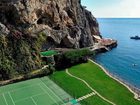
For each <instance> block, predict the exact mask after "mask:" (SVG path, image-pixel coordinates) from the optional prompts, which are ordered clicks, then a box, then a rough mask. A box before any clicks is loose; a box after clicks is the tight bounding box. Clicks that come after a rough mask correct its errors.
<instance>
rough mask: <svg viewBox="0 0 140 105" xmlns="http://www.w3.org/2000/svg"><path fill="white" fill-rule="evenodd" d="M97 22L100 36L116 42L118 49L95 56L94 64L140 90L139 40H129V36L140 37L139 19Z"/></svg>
mask: <svg viewBox="0 0 140 105" xmlns="http://www.w3.org/2000/svg"><path fill="white" fill-rule="evenodd" d="M97 20H98V22H99V25H100V32H101V35H102V36H103V37H106V38H112V39H116V40H118V47H117V48H115V49H113V50H112V51H110V52H107V53H102V54H99V55H97V56H96V57H95V60H96V62H98V63H100V64H101V65H102V66H104V67H105V68H106V69H107V70H108V71H109V72H110V73H111V74H113V75H116V76H117V77H119V78H120V79H122V80H124V81H125V82H127V83H129V84H131V85H133V86H135V87H137V88H139V89H140V40H132V39H130V36H135V35H139V36H140V19H137V18H131V19H130V18H129V19H128V18H99V19H97ZM134 64H136V66H134Z"/></svg>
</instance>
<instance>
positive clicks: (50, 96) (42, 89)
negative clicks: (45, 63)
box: [39, 85, 59, 105]
mask: <svg viewBox="0 0 140 105" xmlns="http://www.w3.org/2000/svg"><path fill="white" fill-rule="evenodd" d="M39 86H40V88H41V89H42V90H43V91H44V92H45V93H47V94H48V92H47V91H46V90H45V89H44V88H43V87H42V86H41V85H39ZM48 95H49V94H48ZM49 97H50V98H51V99H52V100H53V101H54V102H55V103H56V104H57V105H59V104H58V103H57V102H56V101H55V100H54V99H53V98H52V97H51V96H50V95H49Z"/></svg>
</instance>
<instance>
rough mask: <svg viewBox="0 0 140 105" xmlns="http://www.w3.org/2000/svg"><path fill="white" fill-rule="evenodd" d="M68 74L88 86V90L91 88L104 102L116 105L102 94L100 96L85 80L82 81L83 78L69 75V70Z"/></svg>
mask: <svg viewBox="0 0 140 105" xmlns="http://www.w3.org/2000/svg"><path fill="white" fill-rule="evenodd" d="M66 73H67V74H68V75H69V76H71V77H73V78H76V79H78V80H80V81H82V82H83V83H84V84H86V86H87V87H88V88H90V89H91V90H92V91H93V92H94V93H95V94H96V95H98V96H99V97H100V98H102V99H103V100H104V101H106V102H108V103H110V104H111V105H116V104H115V103H114V102H112V101H109V100H108V99H106V98H105V97H103V96H102V95H101V94H99V93H98V92H97V91H96V90H94V89H93V88H92V87H91V86H90V85H89V84H88V83H87V82H86V81H85V80H83V79H81V78H79V77H77V76H74V75H72V74H71V73H69V71H68V69H66Z"/></svg>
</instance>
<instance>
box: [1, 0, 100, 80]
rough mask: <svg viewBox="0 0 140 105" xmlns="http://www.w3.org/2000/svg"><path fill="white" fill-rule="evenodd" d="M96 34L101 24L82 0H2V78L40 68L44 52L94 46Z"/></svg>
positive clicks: (98, 33) (98, 34) (97, 34)
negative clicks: (41, 55) (40, 54)
mask: <svg viewBox="0 0 140 105" xmlns="http://www.w3.org/2000/svg"><path fill="white" fill-rule="evenodd" d="M94 35H96V36H99V37H101V36H100V32H99V28H98V23H97V21H96V19H95V18H94V16H93V15H92V14H91V12H89V11H88V10H86V9H85V7H83V6H82V5H81V0H0V48H1V49H0V77H2V78H9V77H11V76H12V75H15V74H18V73H26V72H28V71H30V70H33V69H37V68H39V67H40V66H41V61H40V56H39V52H40V51H41V50H47V49H51V48H56V47H65V48H81V47H88V46H92V45H94V43H95V38H94V37H93V36H94ZM8 74H11V76H9V75H8Z"/></svg>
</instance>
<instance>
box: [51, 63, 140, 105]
mask: <svg viewBox="0 0 140 105" xmlns="http://www.w3.org/2000/svg"><path fill="white" fill-rule="evenodd" d="M69 72H70V73H71V74H73V75H75V76H77V77H80V78H82V79H84V80H85V81H86V82H88V84H90V85H91V86H92V87H93V88H94V89H95V90H96V91H97V92H99V93H100V94H101V95H102V96H104V97H105V98H107V99H108V100H110V101H112V102H114V103H115V104H116V105H140V101H137V100H135V99H134V95H133V94H132V93H131V92H129V91H128V89H127V88H125V87H124V86H123V85H121V84H120V83H118V82H117V81H115V80H113V79H112V78H110V77H109V76H107V75H106V74H105V73H104V72H103V71H102V70H101V68H100V67H98V66H97V65H96V64H93V63H92V62H90V61H89V62H88V63H85V64H80V65H77V66H73V67H71V68H69ZM50 78H51V79H53V80H55V82H56V83H57V84H59V85H60V86H61V87H62V88H63V89H65V90H66V91H67V92H68V93H69V94H71V95H73V94H74V95H75V96H76V98H77V97H79V96H83V95H84V94H86V93H88V92H90V90H89V89H88V88H87V87H86V86H85V85H84V84H83V83H81V82H80V81H78V80H76V79H74V78H72V77H70V76H68V75H67V74H66V73H65V71H61V72H56V73H55V74H54V75H52V76H51V77H50ZM81 104H82V105H108V103H106V102H104V101H103V100H102V99H100V98H99V97H98V96H93V97H91V98H88V99H86V100H84V101H83V102H81Z"/></svg>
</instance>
